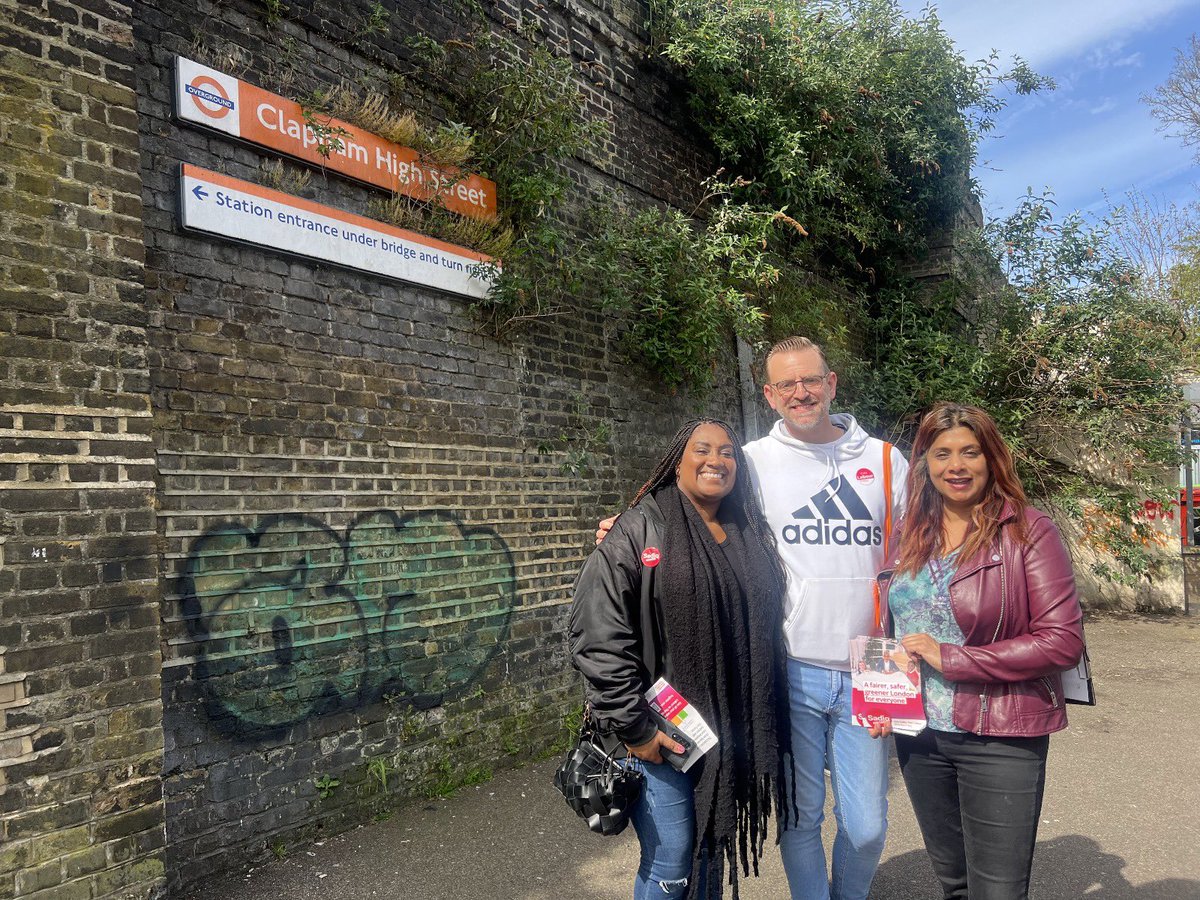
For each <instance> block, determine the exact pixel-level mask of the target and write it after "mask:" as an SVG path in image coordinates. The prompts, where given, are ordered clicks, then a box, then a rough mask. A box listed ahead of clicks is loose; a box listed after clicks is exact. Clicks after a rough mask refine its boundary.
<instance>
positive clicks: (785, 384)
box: [771, 374, 829, 394]
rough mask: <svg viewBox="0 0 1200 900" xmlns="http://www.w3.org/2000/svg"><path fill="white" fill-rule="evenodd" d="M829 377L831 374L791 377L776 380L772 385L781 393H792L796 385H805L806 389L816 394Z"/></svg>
mask: <svg viewBox="0 0 1200 900" xmlns="http://www.w3.org/2000/svg"><path fill="white" fill-rule="evenodd" d="M828 379H829V375H828V374H826V375H805V376H804V377H803V378H789V379H787V380H786V381H776V382H773V383H772V384H771V387H773V388H775V390H776V391H777V392H778V393H780V394H790V393H792V391H794V390H796V385H798V384H802V385H804V389H805V390H806V391H808V392H809V393H810V394H815V393H816V392H817V391H819V390H820V389H821V388H823V387H825V384H826V383H827V381H828Z"/></svg>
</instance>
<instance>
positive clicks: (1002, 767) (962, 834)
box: [896, 728, 1050, 900]
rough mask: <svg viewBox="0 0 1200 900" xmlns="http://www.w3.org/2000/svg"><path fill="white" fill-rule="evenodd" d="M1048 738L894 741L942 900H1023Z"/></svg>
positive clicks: (946, 736) (940, 735)
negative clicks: (940, 887) (943, 896)
mask: <svg viewBox="0 0 1200 900" xmlns="http://www.w3.org/2000/svg"><path fill="white" fill-rule="evenodd" d="M1049 748H1050V737H1049V735H1044V736H1042V737H1033V738H989V737H979V736H978V735H974V734H960V733H956V732H948V731H933V730H932V729H929V728H927V729H925V730H924V731H923V732H921V733H920V734H919V735H917V736H916V737H906V736H905V735H900V734H898V735H896V753H897V755H898V756H899V758H900V770H901V771H902V772H903V774H904V785H905V787H907V788H908V796H909V799H911V800H912V805H913V810H914V811H915V812H916V814H917V823H918V824H919V825H920V826H921V834H922V835H923V836H924V838H925V849H926V850H927V851H928V852H929V860H930V862H932V863H933V871H934V874H936V875H937V877H938V881H940V882H941V883H942V891H943V893H944V895H945V898H946V900H968V898H969V900H1026V898H1027V897H1028V896H1029V870H1030V868H1031V867H1032V865H1033V846H1034V843H1035V842H1036V841H1037V827H1038V817H1039V815H1040V814H1041V811H1042V791H1043V788H1044V787H1045V785H1046V752H1047V751H1048V750H1049Z"/></svg>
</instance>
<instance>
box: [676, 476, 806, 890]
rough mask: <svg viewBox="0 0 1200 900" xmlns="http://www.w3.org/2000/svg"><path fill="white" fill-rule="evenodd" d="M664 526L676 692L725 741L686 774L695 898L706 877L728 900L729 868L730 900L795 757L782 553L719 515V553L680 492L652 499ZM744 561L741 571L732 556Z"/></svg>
mask: <svg viewBox="0 0 1200 900" xmlns="http://www.w3.org/2000/svg"><path fill="white" fill-rule="evenodd" d="M654 499H655V501H656V502H657V503H658V506H659V508H660V509H661V510H662V514H663V519H664V520H665V523H666V529H665V533H664V535H663V561H662V566H663V569H662V571H661V573H660V575H659V577H660V578H661V579H662V591H661V599H662V616H663V628H664V632H665V638H666V645H667V648H668V651H669V653H670V660H671V672H670V678H671V683H672V685H673V686H674V687H675V688H676V689H677V690H678V691H679V693H680V694H682V695H683V697H684V698H685V699H687V700H688V701H689V702H690V703H692V704H694V705H695V706H696V708H697V709H698V710H699V711H700V714H701V715H703V716H704V718H705V720H707V722H708V723H709V725H710V726H711V727H712V729H713V730H714V731H715V732H716V733H717V737H718V740H719V743H718V744H717V746H715V747H713V748H712V749H711V750H709V751H708V753H706V754H705V755H704V757H703V758H702V759H701V760H700V762H698V763H697V764H696V765H695V767H693V768H692V769H691V770H690V771H689V774H690V775H692V778H693V786H694V796H695V806H696V830H695V837H696V843H695V847H696V851H695V857H694V859H693V865H692V876H693V877H692V878H691V880H690V886H689V888H688V896H689V897H696V896H697V893H696V889H697V883H698V881H699V880H700V878H699V875H700V871H701V869H700V867H701V865H704V866H705V867H706V868H707V872H706V877H705V879H704V880H705V883H706V894H707V896H708V897H720V896H721V891H722V882H723V880H724V876H725V871H726V864H728V873H729V883H730V884H731V885H732V887H733V897H734V900H736V898H737V896H738V889H737V878H738V868H739V867H738V862H739V861H740V862H741V869H742V871H743V872H744V873H745V874H749V872H750V868H751V866H753V870H754V874H755V875H757V874H758V860H759V858H760V857H761V855H762V850H763V842H764V839H765V837H766V832H767V822H768V818H769V817H770V814H771V808H772V801H774V802H775V804H776V808H778V807H779V806H780V805H781V801H782V797H783V784H784V780H783V771H784V770H783V766H784V754H787V753H788V752H789V751H790V744H791V741H790V737H791V733H790V729H789V726H788V719H787V688H786V685H787V669H786V662H785V656H784V650H783V637H782V628H781V626H780V623H781V615H782V612H781V610H782V593H783V584H782V583H781V581H780V577H779V576H778V575H777V574H776V573H778V572H779V566H778V562H777V560H776V559H774V558H773V556H774V552H775V551H774V549H773V548H771V547H769V546H765V545H764V544H763V542H762V541H761V540H760V539H758V538H756V537H755V535H754V534H753V533H751V532H750V531H749V530H748V529H747V528H746V524H745V522H743V521H739V517H738V516H736V515H734V514H732V513H731V512H727V511H726V510H725V509H724V508H722V514H721V516H720V521H721V525H722V527H723V528H724V530H725V534H726V535H727V540H726V544H725V546H724V548H722V547H721V546H720V545H718V544H717V542H716V540H715V539H714V538H713V536H712V534H711V532H709V530H708V527H707V526H706V525H705V524H704V521H703V520H702V519H701V518H700V514H699V513H698V512H697V511H696V508H695V507H694V506H693V505H692V503H691V501H689V500H688V499H687V497H685V496H684V495H683V494H682V493H680V491H679V489H678V488H677V487H676V486H675V485H674V484H669V485H664V486H663V487H661V488H659V489H658V490H656V491H655V492H654ZM727 553H728V554H729V555H730V556H732V557H734V558H735V559H737V560H738V561H739V566H738V569H739V573H738V574H741V575H742V578H743V579H744V581H745V583H744V584H743V583H742V581H739V579H738V574H735V572H734V568H733V567H732V566H731V565H730V563H729V559H728V558H727V557H726V554H727Z"/></svg>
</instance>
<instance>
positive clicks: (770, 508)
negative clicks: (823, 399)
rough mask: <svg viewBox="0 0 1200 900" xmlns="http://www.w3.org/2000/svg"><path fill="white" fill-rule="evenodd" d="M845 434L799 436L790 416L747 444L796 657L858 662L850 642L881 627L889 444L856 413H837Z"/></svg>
mask: <svg viewBox="0 0 1200 900" xmlns="http://www.w3.org/2000/svg"><path fill="white" fill-rule="evenodd" d="M831 419H832V421H833V424H834V425H836V426H838V427H839V428H843V429H845V434H843V435H842V436H841V437H840V438H838V439H837V440H836V441H834V442H833V443H830V444H811V443H807V442H805V441H800V440H797V439H796V438H794V437H792V435H791V433H790V432H789V431H788V430H787V428H786V426H785V425H784V422H783V420H782V419H780V420H779V421H777V422H776V423H775V427H774V428H772V429H771V432H770V434H768V435H767V436H766V437H764V438H761V439H759V440H757V441H753V442H751V443H749V444H747V445H746V446H745V448H744V450H745V453H746V458H747V461H748V463H749V466H750V476H751V478H752V480H753V483H754V487H755V491H756V492H757V494H758V500H759V503H761V504H762V508H763V512H764V513H765V514H766V517H767V524H768V525H769V526H770V528H771V531H772V532H773V533H774V535H775V542H776V544H777V545H778V547H779V555H780V557H781V558H782V560H783V563H784V567H785V568H786V569H787V575H788V587H787V599H786V601H785V604H784V623H783V630H784V636H785V638H786V640H787V648H788V655H789V656H791V657H794V658H795V659H799V660H803V661H804V662H807V663H811V664H813V665H817V666H824V667H825V668H828V669H841V670H844V671H848V670H849V668H850V639H851V638H852V637H855V636H856V635H860V634H870V633H871V630H872V629H873V628H874V615H875V595H874V592H873V589H872V585H873V583H874V581H875V573H876V572H877V571H879V569H880V567H881V566H882V564H883V523H884V517H885V515H886V511H885V504H884V492H883V447H884V444H883V441H880V440H878V439H876V438H873V437H870V436H868V435H867V433H866V432H865V431H863V430H862V428H860V427H859V425H858V423H857V422H856V421H854V417H853V416H850V415H846V414H844V413H837V414H835V415H833V416H831ZM891 453H892V503H893V506H892V520H893V521H896V520H897V519H898V518H899V517H900V514H901V513H902V512H903V507H904V482H905V477H906V476H907V474H908V462H907V461H906V460H905V459H904V456H903V454H901V453H900V451H899V450H896V449H895V448H892V451H891Z"/></svg>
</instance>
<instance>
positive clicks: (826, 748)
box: [779, 659, 888, 900]
mask: <svg viewBox="0 0 1200 900" xmlns="http://www.w3.org/2000/svg"><path fill="white" fill-rule="evenodd" d="M788 697H789V702H790V706H791V712H792V756H793V758H794V761H793V764H792V777H793V778H794V779H795V788H796V806H797V812H798V813H799V818H794V817H793V814H792V811H791V810H790V809H786V810H785V812H786V813H787V815H786V817H785V822H784V831H783V833H782V834H781V835H780V837H779V849H780V852H781V853H782V855H783V868H784V871H785V872H787V878H788V885H789V886H790V887H791V891H792V898H793V900H831V898H832V900H866V897H867V892H868V891H870V889H871V880H872V879H873V878H874V877H875V869H876V867H877V866H878V865H879V857H880V856H881V855H882V854H883V839H884V836H885V834H886V833H887V782H888V759H887V747H888V745H887V741H883V740H874V739H872V738H871V736H870V735H869V734H868V733H867V729H865V728H862V727H860V726H858V725H854V724H852V723H851V721H850V673H849V672H839V671H837V670H834V669H824V668H821V667H820V666H812V665H809V664H808V663H803V662H800V661H799V660H797V659H789V660H788ZM826 768H828V769H829V779H830V782H831V784H832V785H833V814H834V816H835V818H836V819H837V837H836V838H835V839H834V842H833V873H832V879H831V878H830V877H829V876H828V874H827V872H826V869H825V848H824V847H823V846H822V844H821V822H822V821H823V820H824V818H825V769H826ZM831 882H832V883H831Z"/></svg>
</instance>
